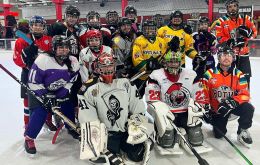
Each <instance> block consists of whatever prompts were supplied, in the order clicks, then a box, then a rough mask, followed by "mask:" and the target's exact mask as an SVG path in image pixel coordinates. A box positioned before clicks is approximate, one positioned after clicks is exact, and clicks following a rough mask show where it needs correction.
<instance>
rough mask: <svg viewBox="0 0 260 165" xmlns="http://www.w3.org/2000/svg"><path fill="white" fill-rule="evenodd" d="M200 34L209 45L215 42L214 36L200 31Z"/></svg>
mask: <svg viewBox="0 0 260 165" xmlns="http://www.w3.org/2000/svg"><path fill="white" fill-rule="evenodd" d="M202 34H203V35H204V36H205V37H206V40H208V41H209V43H210V45H213V44H212V43H213V42H214V41H215V40H216V38H215V36H214V35H212V34H211V33H210V32H208V31H202Z"/></svg>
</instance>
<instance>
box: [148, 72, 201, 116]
mask: <svg viewBox="0 0 260 165" xmlns="http://www.w3.org/2000/svg"><path fill="white" fill-rule="evenodd" d="M167 74H168V73H167V72H166V71H165V70H164V69H163V68H161V69H158V70H154V71H153V72H152V73H151V74H150V75H149V80H148V82H147V86H146V88H145V97H146V101H156V100H160V101H163V102H165V103H167V104H168V105H169V107H170V108H171V111H172V112H173V113H183V112H186V111H187V110H188V104H189V100H190V98H193V99H194V100H196V101H198V102H200V101H202V100H203V99H202V98H203V97H204V96H203V93H202V90H203V88H202V86H201V85H200V83H194V79H195V77H196V73H195V72H194V71H193V70H190V69H186V68H183V69H182V71H181V72H180V75H179V79H178V80H177V81H176V80H174V81H173V80H170V79H169V78H168V75H167Z"/></svg>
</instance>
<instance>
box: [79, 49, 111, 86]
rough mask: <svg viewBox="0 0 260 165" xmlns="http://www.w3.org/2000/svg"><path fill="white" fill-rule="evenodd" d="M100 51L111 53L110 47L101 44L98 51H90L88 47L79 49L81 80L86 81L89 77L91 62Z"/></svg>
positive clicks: (91, 69) (91, 71) (91, 70)
mask: <svg viewBox="0 0 260 165" xmlns="http://www.w3.org/2000/svg"><path fill="white" fill-rule="evenodd" d="M102 53H107V54H112V49H111V48H110V47H108V46H105V45H102V46H101V48H100V52H99V53H94V52H92V51H91V50H90V48H89V47H86V48H84V49H82V50H81V51H80V53H79V63H80V76H81V79H82V82H86V81H87V80H88V79H89V75H91V74H92V73H93V69H94V66H93V62H94V61H95V60H96V58H97V57H98V56H99V55H100V54H102Z"/></svg>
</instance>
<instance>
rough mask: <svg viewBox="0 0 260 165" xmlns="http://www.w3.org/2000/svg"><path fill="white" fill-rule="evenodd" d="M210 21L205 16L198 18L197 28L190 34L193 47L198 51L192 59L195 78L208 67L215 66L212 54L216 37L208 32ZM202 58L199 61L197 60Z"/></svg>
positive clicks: (214, 50) (200, 75) (214, 49)
mask: <svg viewBox="0 0 260 165" xmlns="http://www.w3.org/2000/svg"><path fill="white" fill-rule="evenodd" d="M209 25H210V21H209V19H208V18H207V17H201V18H200V19H199V30H198V32H194V33H193V34H192V36H193V39H194V41H195V42H194V48H195V49H196V51H197V52H198V56H196V57H195V58H194V59H193V69H194V71H195V72H196V73H197V78H201V77H202V76H203V74H204V73H205V72H206V71H207V70H208V69H210V68H214V67H215V59H214V57H213V55H214V54H215V53H216V50H217V49H216V45H217V38H216V37H215V35H213V34H212V33H210V32H209ZM198 58H200V59H203V61H202V62H201V63H198V62H197V60H200V59H198Z"/></svg>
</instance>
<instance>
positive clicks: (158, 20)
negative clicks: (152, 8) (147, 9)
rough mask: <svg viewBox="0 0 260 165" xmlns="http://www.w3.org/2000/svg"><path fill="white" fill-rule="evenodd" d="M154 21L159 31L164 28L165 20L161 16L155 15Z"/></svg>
mask: <svg viewBox="0 0 260 165" xmlns="http://www.w3.org/2000/svg"><path fill="white" fill-rule="evenodd" d="M152 20H153V21H154V22H155V23H156V25H157V28H158V29H159V28H161V27H162V26H164V18H163V16H162V15H161V14H155V15H153V16H152Z"/></svg>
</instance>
